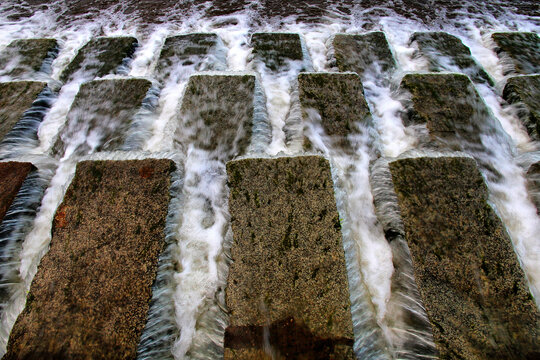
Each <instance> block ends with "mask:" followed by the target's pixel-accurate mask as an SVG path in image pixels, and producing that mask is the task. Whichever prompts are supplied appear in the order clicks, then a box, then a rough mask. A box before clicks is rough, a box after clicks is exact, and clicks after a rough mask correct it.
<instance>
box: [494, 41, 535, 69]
mask: <svg viewBox="0 0 540 360" xmlns="http://www.w3.org/2000/svg"><path fill="white" fill-rule="evenodd" d="M491 37H492V39H493V41H494V42H495V44H496V48H495V51H496V52H497V54H498V55H499V57H501V58H503V59H505V58H506V59H508V60H509V61H510V63H511V66H510V67H507V68H506V69H505V71H503V73H504V75H508V74H512V73H517V74H534V73H540V38H539V37H538V35H537V34H535V33H528V32H508V33H506V32H502V33H494V34H492V35H491Z"/></svg>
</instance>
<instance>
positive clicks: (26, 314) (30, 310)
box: [3, 160, 174, 360]
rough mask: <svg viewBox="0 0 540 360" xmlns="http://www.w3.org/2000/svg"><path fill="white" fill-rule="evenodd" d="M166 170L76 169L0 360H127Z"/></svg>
mask: <svg viewBox="0 0 540 360" xmlns="http://www.w3.org/2000/svg"><path fill="white" fill-rule="evenodd" d="M173 169H174V163H173V162H172V161H170V160H140V161H95V162H92V161H84V162H81V163H79V164H78V166H77V172H76V174H75V177H74V179H73V181H72V183H71V185H70V187H69V188H68V190H67V193H66V195H65V198H64V201H63V202H62V204H61V205H60V206H59V208H58V209H57V211H56V215H55V219H54V224H53V229H52V240H51V244H50V249H49V252H48V253H47V254H46V255H45V256H44V257H43V259H42V260H41V264H40V265H39V268H38V272H37V274H36V276H35V277H34V280H33V282H32V286H31V288H30V292H29V294H28V297H27V300H26V307H25V309H24V310H23V312H22V313H21V314H20V315H19V318H18V319H17V322H16V323H15V326H14V328H13V330H12V332H11V335H10V340H9V344H8V351H7V353H6V355H5V356H4V358H3V359H4V360H8V359H135V355H136V349H137V343H138V341H139V337H140V334H141V331H142V329H143V327H144V324H145V321H146V315H147V311H148V306H149V305H148V303H149V301H150V297H151V286H152V283H153V281H154V279H155V277H156V268H157V262H158V257H159V254H160V252H161V250H162V248H163V245H164V226H165V218H166V215H167V210H168V204H169V186H170V173H171V171H173Z"/></svg>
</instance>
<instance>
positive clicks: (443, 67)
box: [410, 32, 494, 86]
mask: <svg viewBox="0 0 540 360" xmlns="http://www.w3.org/2000/svg"><path fill="white" fill-rule="evenodd" d="M410 43H416V45H417V46H418V51H419V53H420V54H421V56H424V57H425V58H426V59H427V60H428V66H429V68H428V70H429V71H433V72H438V71H452V72H455V71H459V72H463V73H464V74H466V75H468V76H469V77H470V78H471V80H472V81H474V82H480V83H487V84H489V85H492V86H493V85H494V82H493V80H492V79H491V77H490V76H489V75H488V74H487V73H486V72H485V71H484V69H482V67H481V66H480V65H478V63H477V62H476V61H475V60H474V59H473V57H472V55H471V50H469V48H468V47H467V46H465V45H464V44H463V43H462V42H461V40H460V39H459V38H457V37H455V36H454V35H450V34H448V33H445V32H416V33H414V34H413V35H412V36H411V39H410Z"/></svg>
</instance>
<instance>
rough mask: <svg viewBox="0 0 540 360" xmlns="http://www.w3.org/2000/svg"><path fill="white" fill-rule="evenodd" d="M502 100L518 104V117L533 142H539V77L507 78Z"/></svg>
mask: <svg viewBox="0 0 540 360" xmlns="http://www.w3.org/2000/svg"><path fill="white" fill-rule="evenodd" d="M503 98H504V99H505V100H506V101H508V102H509V103H511V104H518V106H519V111H518V115H519V117H520V119H521V121H522V122H523V125H525V128H526V129H527V132H528V133H529V136H530V137H531V139H533V140H537V141H538V140H540V75H527V76H516V77H512V78H509V79H508V81H507V82H506V85H505V87H504V91H503Z"/></svg>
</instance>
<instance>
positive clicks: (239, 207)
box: [225, 156, 353, 359]
mask: <svg viewBox="0 0 540 360" xmlns="http://www.w3.org/2000/svg"><path fill="white" fill-rule="evenodd" d="M227 174H228V182H229V188H230V196H229V209H230V213H231V216H232V230H233V234H234V235H233V237H234V243H233V245H232V248H231V255H232V259H233V263H232V264H231V268H230V272H229V278H228V281H227V289H226V302H227V307H228V309H229V313H230V323H229V327H228V328H227V329H226V333H225V359H260V358H264V357H265V356H266V357H268V355H264V353H265V350H264V341H263V334H264V331H265V330H264V329H265V326H268V327H267V328H266V329H267V331H268V338H269V341H270V345H271V347H272V348H273V351H274V355H275V358H278V359H285V358H286V359H353V351H352V345H353V331H352V321H351V313H350V302H349V291H348V282H347V271H346V267H345V258H344V251H343V245H342V240H341V226H340V222H339V215H338V212H337V209H336V205H335V199H334V190H333V186H332V178H331V175H330V167H329V164H328V161H327V160H325V159H324V158H322V157H318V156H306V157H293V158H278V159H243V160H237V161H232V162H229V163H227ZM268 358H269V357H268Z"/></svg>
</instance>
